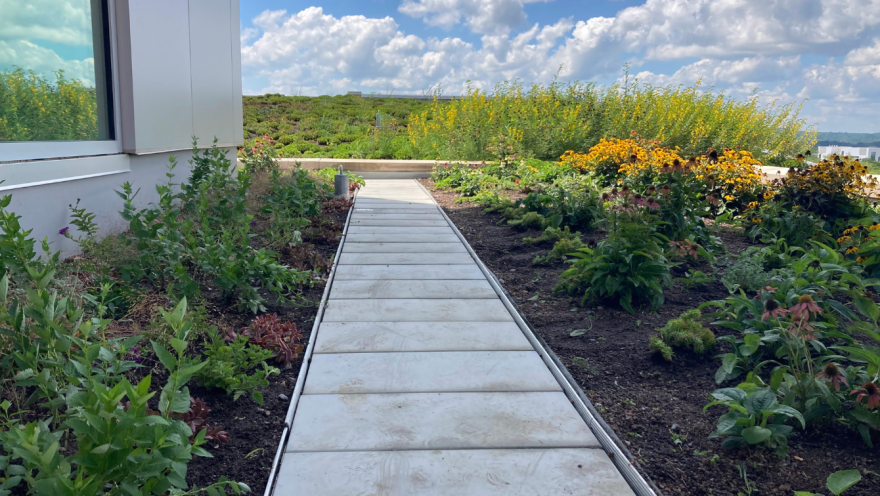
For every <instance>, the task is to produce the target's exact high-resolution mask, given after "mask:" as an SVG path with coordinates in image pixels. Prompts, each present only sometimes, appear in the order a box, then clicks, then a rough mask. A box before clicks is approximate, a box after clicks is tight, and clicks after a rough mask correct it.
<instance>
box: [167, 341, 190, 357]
mask: <svg viewBox="0 0 880 496" xmlns="http://www.w3.org/2000/svg"><path fill="white" fill-rule="evenodd" d="M168 344H170V345H171V347H172V348H174V351H176V352H177V354H178V355H181V354H183V352H184V350H186V341H184V340H182V339H178V338H171V339H170V340H169V341H168Z"/></svg>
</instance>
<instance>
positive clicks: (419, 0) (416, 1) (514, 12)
mask: <svg viewBox="0 0 880 496" xmlns="http://www.w3.org/2000/svg"><path fill="white" fill-rule="evenodd" d="M552 1H553V0H404V1H403V3H402V4H401V5H400V7H399V8H398V10H399V11H400V12H401V13H403V14H406V15H408V16H410V17H415V18H420V19H423V20H424V21H425V23H427V24H428V25H429V26H441V27H445V28H451V27H452V26H454V25H456V24H458V23H460V22H462V21H464V23H465V24H466V25H467V26H468V27H470V28H471V30H472V31H473V32H475V33H487V34H488V33H492V34H498V33H503V34H506V33H509V32H510V31H511V30H512V29H514V28H516V27H518V26H520V25H521V24H523V23H524V22H525V21H526V13H525V11H524V10H523V8H524V6H525V4H528V3H539V2H552Z"/></svg>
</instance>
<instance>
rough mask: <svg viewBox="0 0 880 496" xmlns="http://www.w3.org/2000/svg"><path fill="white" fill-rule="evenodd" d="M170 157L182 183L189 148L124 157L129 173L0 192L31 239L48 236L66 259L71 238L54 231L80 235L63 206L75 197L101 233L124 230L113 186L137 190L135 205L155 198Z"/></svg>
mask: <svg viewBox="0 0 880 496" xmlns="http://www.w3.org/2000/svg"><path fill="white" fill-rule="evenodd" d="M171 155H174V156H175V157H176V158H177V167H176V168H175V169H174V173H175V178H174V182H175V183H180V182H184V181H186V180H187V178H188V177H189V173H190V164H189V163H187V161H188V160H189V159H190V158H191V156H192V154H191V153H190V152H178V153H174V154H172V153H160V154H155V155H143V156H128V155H126V156H125V157H126V158H127V159H128V160H129V167H130V169H131V171H130V172H125V173H119V174H112V175H106V176H100V177H92V178H88V179H81V180H74V181H65V182H59V183H53V184H46V185H42V186H33V187H25V188H18V189H14V190H9V191H3V192H0V196H6V195H10V194H11V195H12V203H11V204H10V206H9V210H11V211H12V212H15V213H17V214H18V215H21V217H22V219H21V223H22V226H23V227H24V228H25V229H33V233H31V236H32V237H33V238H34V239H36V240H38V241H39V240H42V239H43V238H45V237H48V238H49V241H50V242H51V243H52V248H53V249H54V250H60V251H61V252H62V257H63V258H64V257H69V256H72V255H76V254H78V253H79V247H78V245H77V244H76V243H75V242H74V241H73V240H70V239H68V238H65V237H64V236H61V235H60V234H58V231H59V230H61V229H62V228H64V227H67V226H70V227H71V229H70V230H71V234H73V235H74V236H76V237H78V236H80V235H81V234H80V233H78V232H77V231H76V228H75V227H73V226H71V225H70V209H69V208H68V205H72V204H75V203H76V200H77V198H79V199H81V200H82V201H81V202H80V207H83V208H85V209H87V210H88V211H89V212H92V213H94V214H95V215H96V219H95V221H96V222H97V223H98V225H99V226H100V236H101V237H104V236H107V235H110V234H118V233H121V232H124V231H125V230H127V229H128V224H127V222H126V221H125V220H123V219H122V217H121V216H120V215H119V212H120V211H122V204H123V201H122V199H121V198H120V197H119V196H118V195H117V194H116V193H115V192H114V190H118V191H121V190H122V184H123V183H124V182H126V181H128V182H130V183H131V184H132V187H133V189H134V190H135V191H137V190H138V188H140V193H138V195H137V198H136V204H137V205H138V206H146V205H147V204H149V203H152V202H155V201H157V200H158V198H159V195H158V193H156V184H160V183H164V182H165V181H167V178H166V177H165V174H166V173H167V172H168V158H169V157H170V156H171ZM227 157H229V158H230V159H233V160H234V158H235V149H227Z"/></svg>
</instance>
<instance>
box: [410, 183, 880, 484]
mask: <svg viewBox="0 0 880 496" xmlns="http://www.w3.org/2000/svg"><path fill="white" fill-rule="evenodd" d="M422 183H423V184H424V185H425V186H426V187H428V189H429V190H432V189H433V188H432V186H433V183H432V182H431V180H429V179H426V180H422ZM433 194H434V198H435V199H436V200H437V202H438V203H439V204H440V205H441V206H442V207H443V208H444V210H445V211H446V212H447V214H448V215H449V216H450V218H451V219H452V220H453V222H455V225H456V226H457V227H458V228H459V229H460V230H461V232H462V234H464V236H465V237H466V238H467V240H468V242H469V243H470V244H471V246H472V247H473V248H474V250H475V251H476V252H477V254H478V255H479V256H480V258H481V259H482V260H483V262H484V263H485V264H486V266H487V267H488V268H489V269H490V270H491V271H492V272H494V273H495V275H496V277H497V278H498V279H499V280H500V281H501V283H502V284H503V285H504V287H505V289H506V290H507V291H508V293H509V294H510V295H512V296H513V298H514V299H515V301H516V304H517V305H518V306H519V308H520V310H521V311H522V312H523V313H524V316H525V318H526V319H527V320H528V321H529V323H530V324H531V325H532V327H533V328H534V329H535V330H536V332H537V333H538V334H539V335H540V336H541V337H542V338H543V339H544V340H545V341H546V343H547V344H548V345H549V346H550V348H552V350H553V351H554V352H555V353H556V355H557V356H558V357H559V358H560V360H562V362H563V363H564V364H565V365H566V366H567V367H568V370H569V372H570V373H571V374H572V376H573V377H574V378H575V380H576V381H577V382H578V384H579V385H580V386H581V387H582V388H583V390H584V392H585V393H586V395H587V397H589V398H590V400H591V401H592V403H593V405H594V406H595V407H596V409H597V410H598V411H599V412H600V413H601V415H602V417H603V418H604V419H605V421H606V422H607V423H608V424H609V426H610V427H611V428H612V429H613V430H614V431H615V433H616V434H617V435H618V437H619V438H620V439H621V440H623V442H624V443H625V444H626V447H627V448H628V449H629V451H630V452H631V453H632V454H633V456H634V457H635V458H636V459H637V460H638V462H639V464H640V466H641V469H642V471H643V474H644V475H646V476H648V477H649V478H650V479H652V480H653V482H654V483H655V484H656V485H657V486H658V487H659V489H660V490H661V491H662V492H663V493H664V494H666V495H669V496H671V495H688V496H690V495H707V496H709V495H712V496H727V495H730V496H738V495H739V494H743V495H746V494H760V495H792V494H794V493H793V491H812V492H817V493H820V494H825V495H828V494H830V493H829V491H828V489H827V488H826V487H825V479H826V478H827V477H828V475H830V474H831V473H833V472H835V471H837V470H850V469H859V470H860V471H862V473H863V474H865V473H866V471H874V472H877V473H880V448H875V449H869V448H867V447H866V446H865V445H864V443H863V442H862V440H861V438H860V437H859V435H858V434H857V433H855V432H854V431H850V430H848V429H846V428H843V427H840V426H833V425H832V426H828V427H826V428H823V429H822V430H821V431H817V430H810V431H807V432H801V433H798V434H796V435H794V436H792V437H791V438H790V452H789V456H788V457H787V458H786V459H784V460H779V459H778V458H777V457H776V456H775V455H774V454H773V453H772V452H770V451H768V450H763V449H744V450H739V451H726V450H722V449H721V447H720V444H721V442H720V441H719V440H717V439H709V438H708V436H709V434H710V433H711V432H712V431H713V430H714V429H715V422H716V421H717V419H718V417H719V416H720V415H722V414H723V413H724V412H725V411H726V410H725V409H724V408H723V407H713V408H712V409H710V410H709V411H708V412H706V413H704V412H703V406H705V405H706V404H707V403H708V402H709V399H708V398H709V393H711V392H712V391H714V390H715V389H717V388H719V387H720V386H718V385H716V384H715V371H716V370H717V368H718V366H719V361H718V360H717V359H715V358H713V355H714V354H709V355H705V356H697V355H693V354H688V353H686V352H679V351H678V350H676V359H675V361H674V362H673V363H666V362H664V361H662V359H658V358H656V357H654V356H653V355H652V354H651V353H650V351H649V350H648V339H649V338H650V336H651V335H653V334H655V333H656V329H658V328H660V327H662V326H663V325H665V324H666V322H667V321H668V320H669V319H672V318H676V317H678V316H679V315H680V314H681V313H682V312H684V311H686V310H690V309H692V308H696V307H697V306H698V305H700V304H701V303H704V302H706V301H712V300H719V299H723V298H725V297H727V296H728V292H727V290H726V289H725V287H724V285H723V284H721V283H720V282H718V281H716V282H713V283H709V284H706V285H702V286H698V287H696V288H694V289H692V290H688V289H686V288H684V287H683V286H682V285H681V284H680V283H678V282H677V283H676V284H675V286H674V287H673V288H670V289H668V290H667V291H666V293H665V295H666V304H665V305H663V306H662V307H661V308H660V309H659V310H658V311H657V312H656V313H651V312H650V311H648V310H646V309H642V311H639V312H638V313H637V314H636V315H631V314H629V313H627V312H625V311H623V310H622V309H620V308H618V307H616V305H603V306H596V305H593V306H588V307H581V306H580V305H579V303H580V300H579V299H572V298H570V297H568V296H554V295H553V287H554V286H555V285H556V284H557V283H558V281H559V274H560V273H562V272H563V271H564V270H565V268H566V267H567V265H566V264H564V263H556V264H554V265H551V266H535V265H533V264H532V260H533V259H534V258H535V256H537V255H545V254H546V253H547V252H548V251H549V249H550V248H551V246H550V245H531V244H527V243H523V242H522V238H524V237H526V236H532V237H535V236H538V235H540V232H539V231H516V230H514V229H513V228H511V227H509V226H507V225H504V226H499V225H496V222H497V221H498V220H499V218H500V216H499V215H495V214H489V215H484V214H482V208H481V207H479V206H475V205H473V204H470V203H460V204H456V203H454V201H455V199H457V198H458V195H457V194H455V193H450V192H444V191H433ZM604 236H605V235H604V233H598V232H590V233H586V234H585V236H584V237H583V241H584V242H585V243H587V244H591V245H593V244H595V243H596V242H597V241H599V240H601V239H603V238H604ZM721 238H722V240H723V242H724V246H725V247H726V248H727V250H728V251H729V252H730V253H732V254H737V253H739V252H741V251H742V250H744V249H745V248H746V247H748V246H750V243H749V241H748V239H746V238H744V237H743V236H741V235H739V234H737V233H732V232H728V233H722V234H721ZM691 268H693V269H697V270H702V271H703V272H707V273H708V272H711V267H710V266H708V265H706V266H695V267H691ZM684 271H685V268H684V267H681V268H679V269H677V270H676V273H675V276H676V277H681V276H682V275H683V273H684ZM576 329H587V332H586V334H584V335H582V336H579V337H571V336H570V334H571V332H572V331H573V330H576ZM713 331H714V332H715V333H716V335H717V336H722V335H725V334H729V331H726V330H725V329H723V328H713ZM717 346H719V347H720V346H721V344H719V345H717ZM583 360H585V361H583ZM574 361H577V362H578V365H575V364H574ZM734 385H735V384H734ZM676 438H677V441H676V440H675V439H676ZM743 471H745V474H746V476H747V478H748V481H749V482H748V484H750V485H751V487H752V489H751V492H750V491H749V489H748V487H747V482H746V479H745V478H744V476H743ZM878 494H880V476H874V475H870V474H869V475H863V478H862V481H861V482H860V483H858V484H857V485H856V486H854V487H853V488H851V489H850V490H848V491H847V492H846V493H845V495H846V496H877V495H878Z"/></svg>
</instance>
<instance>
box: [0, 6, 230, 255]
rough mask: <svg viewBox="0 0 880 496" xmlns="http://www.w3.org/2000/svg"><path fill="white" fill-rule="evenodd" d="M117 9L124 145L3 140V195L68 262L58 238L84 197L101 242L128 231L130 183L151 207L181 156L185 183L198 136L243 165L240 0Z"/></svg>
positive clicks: (114, 28) (113, 12) (112, 11)
mask: <svg viewBox="0 0 880 496" xmlns="http://www.w3.org/2000/svg"><path fill="white" fill-rule="evenodd" d="M108 9H109V13H108V19H109V22H110V40H111V41H110V43H111V47H110V48H111V50H110V52H111V53H109V54H107V55H108V56H109V58H110V71H111V73H112V76H113V95H114V106H115V108H114V116H115V119H114V124H115V131H116V133H115V135H116V139H115V140H109V141H100V142H51V143H0V181H2V183H0V196H5V195H10V194H11V195H12V203H11V205H10V209H11V211H13V212H16V213H17V214H19V215H21V216H22V225H23V227H24V228H25V229H32V230H33V233H32V236H33V237H35V238H37V239H43V238H44V237H48V238H49V240H50V242H52V243H53V247H54V248H55V249H60V250H61V251H62V252H63V255H64V256H69V255H72V254H75V253H76V252H77V246H76V244H75V243H74V242H72V241H71V240H69V239H66V238H64V237H63V236H61V235H59V234H58V231H59V230H60V229H62V228H63V227H66V226H68V225H69V224H70V222H69V221H70V210H69V208H68V205H70V204H73V203H76V200H77V199H78V198H79V199H81V200H82V201H81V203H80V206H81V207H84V208H86V209H88V210H89V211H91V212H93V213H95V214H96V216H97V217H96V221H97V222H98V224H99V225H100V232H101V235H107V234H115V233H119V232H121V231H123V230H125V228H126V225H125V223H124V221H123V220H122V218H121V217H120V216H119V211H120V210H121V208H122V200H121V199H120V198H119V197H118V196H117V195H116V193H115V192H114V190H119V189H120V186H121V185H122V183H124V182H126V181H129V182H131V183H132V185H133V186H134V188H135V189H138V188H140V193H139V194H138V197H137V204H138V205H140V206H143V205H146V204H148V203H150V202H153V201H156V199H157V198H158V195H157V193H156V190H155V185H156V184H157V183H159V182H164V181H166V178H165V173H166V172H167V165H168V158H169V157H170V156H171V155H172V154H175V155H176V156H177V158H178V168H177V169H176V174H177V182H180V181H183V180H185V179H186V178H187V177H189V164H187V160H189V158H190V157H191V151H190V150H191V148H192V137H193V136H196V137H198V138H199V145H200V146H199V147H200V148H206V147H209V146H210V145H211V142H212V140H213V139H214V138H215V137H216V138H217V140H218V146H220V147H221V148H223V149H225V150H227V153H228V156H229V157H230V158H231V159H232V160H233V161H234V160H235V157H234V150H235V148H236V147H237V146H239V145H241V144H243V141H244V139H243V136H242V107H241V103H242V98H241V93H242V90H241V51H240V48H239V47H240V23H239V0H109V6H108ZM71 231H74V229H71ZM74 234H76V233H74Z"/></svg>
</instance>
